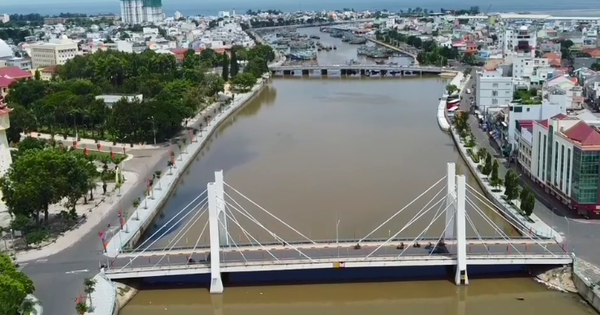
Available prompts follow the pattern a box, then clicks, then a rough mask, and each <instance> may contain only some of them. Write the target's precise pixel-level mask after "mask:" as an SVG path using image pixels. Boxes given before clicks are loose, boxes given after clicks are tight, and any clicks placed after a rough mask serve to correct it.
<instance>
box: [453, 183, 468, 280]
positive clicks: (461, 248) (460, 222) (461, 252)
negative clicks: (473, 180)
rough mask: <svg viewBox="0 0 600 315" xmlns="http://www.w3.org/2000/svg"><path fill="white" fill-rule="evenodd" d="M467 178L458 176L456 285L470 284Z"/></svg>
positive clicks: (455, 221) (455, 217)
mask: <svg viewBox="0 0 600 315" xmlns="http://www.w3.org/2000/svg"><path fill="white" fill-rule="evenodd" d="M466 186H467V184H466V178H465V176H464V175H459V176H456V212H455V214H454V223H455V224H456V226H455V228H456V275H455V278H454V282H455V283H456V285H468V284H469V277H468V275H467V230H466V224H465V221H466V215H465V213H466V209H465V199H466Z"/></svg>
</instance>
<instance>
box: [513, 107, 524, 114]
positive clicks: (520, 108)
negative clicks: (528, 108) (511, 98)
mask: <svg viewBox="0 0 600 315" xmlns="http://www.w3.org/2000/svg"><path fill="white" fill-rule="evenodd" d="M513 109H514V110H513V111H514V112H515V113H522V112H523V106H515V107H513Z"/></svg>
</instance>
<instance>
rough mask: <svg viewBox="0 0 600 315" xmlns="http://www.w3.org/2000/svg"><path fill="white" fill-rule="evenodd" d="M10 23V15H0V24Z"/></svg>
mask: <svg viewBox="0 0 600 315" xmlns="http://www.w3.org/2000/svg"><path fill="white" fill-rule="evenodd" d="M9 21H10V15H8V14H6V13H4V14H0V22H2V23H8V22H9Z"/></svg>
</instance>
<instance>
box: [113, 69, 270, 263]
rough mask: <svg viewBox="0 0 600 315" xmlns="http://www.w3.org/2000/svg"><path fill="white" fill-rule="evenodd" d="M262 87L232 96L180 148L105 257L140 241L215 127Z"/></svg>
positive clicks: (249, 99)
mask: <svg viewBox="0 0 600 315" xmlns="http://www.w3.org/2000/svg"><path fill="white" fill-rule="evenodd" d="M266 84H268V82H267V80H265V79H263V80H261V82H260V83H258V84H257V85H255V86H254V87H253V88H252V90H251V91H250V92H248V93H244V94H238V95H236V99H235V100H234V102H233V103H232V104H231V105H229V106H228V107H226V108H225V110H224V111H223V112H221V113H218V114H216V115H215V117H214V118H213V119H212V121H211V122H210V124H209V125H208V126H206V129H205V130H204V131H203V136H202V137H200V136H198V137H197V141H196V142H191V143H190V144H189V145H187V146H186V147H185V148H184V149H182V152H181V153H180V155H179V156H178V157H177V158H176V159H175V165H174V167H173V168H172V169H170V170H169V169H168V168H167V170H166V171H164V172H162V174H161V176H160V178H158V180H156V183H155V184H154V186H153V188H152V193H151V195H150V196H148V197H146V198H145V199H143V200H141V202H140V206H139V207H138V208H137V209H135V211H134V212H133V213H132V214H131V216H130V217H129V219H128V220H127V222H126V223H125V225H124V228H123V230H121V231H118V232H117V233H116V234H115V235H114V236H113V237H112V238H111V239H110V241H109V242H108V244H107V246H106V254H107V255H108V256H110V257H115V256H116V255H117V254H118V253H119V252H120V251H121V249H122V248H123V247H125V246H130V245H131V244H135V243H136V242H137V241H138V240H139V239H140V238H141V236H142V234H143V233H144V231H145V230H146V229H147V228H148V227H149V226H150V225H151V224H152V222H153V220H154V218H155V217H156V215H157V214H158V213H159V211H160V210H161V208H162V206H163V205H164V203H165V202H166V201H167V199H168V197H169V196H170V195H171V192H172V191H173V190H174V189H175V187H176V186H177V182H178V181H179V179H180V178H181V176H182V175H183V174H184V173H185V170H186V169H187V167H188V166H189V165H190V164H191V162H192V161H193V160H194V157H195V156H196V154H197V153H198V152H200V150H201V149H202V148H203V147H204V145H205V144H206V143H207V141H208V140H209V139H210V138H211V136H212V134H213V133H214V132H215V131H216V130H217V129H218V128H219V126H220V125H221V123H223V122H224V121H225V120H226V119H227V118H229V117H230V116H231V115H232V114H234V113H235V112H237V111H238V110H239V109H241V108H242V107H243V106H244V105H245V104H247V103H248V102H249V101H251V100H252V99H253V98H254V96H256V95H257V94H258V93H259V92H260V91H261V90H262V88H263V87H264V86H265V85H266ZM212 109H213V107H209V108H208V110H212ZM166 165H167V161H165V166H166Z"/></svg>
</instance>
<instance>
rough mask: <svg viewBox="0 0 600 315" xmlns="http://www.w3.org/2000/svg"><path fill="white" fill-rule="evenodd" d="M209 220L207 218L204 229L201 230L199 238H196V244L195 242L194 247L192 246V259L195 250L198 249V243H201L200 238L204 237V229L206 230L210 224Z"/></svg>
mask: <svg viewBox="0 0 600 315" xmlns="http://www.w3.org/2000/svg"><path fill="white" fill-rule="evenodd" d="M209 220H210V219H209ZM209 220H206V222H205V223H204V227H202V231H201V232H200V235H198V238H197V239H196V244H194V247H193V248H192V253H191V254H190V257H189V258H190V259H191V258H192V256H193V255H194V252H195V251H196V247H198V244H199V243H200V239H202V235H204V231H205V230H206V227H207V226H208V222H209Z"/></svg>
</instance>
